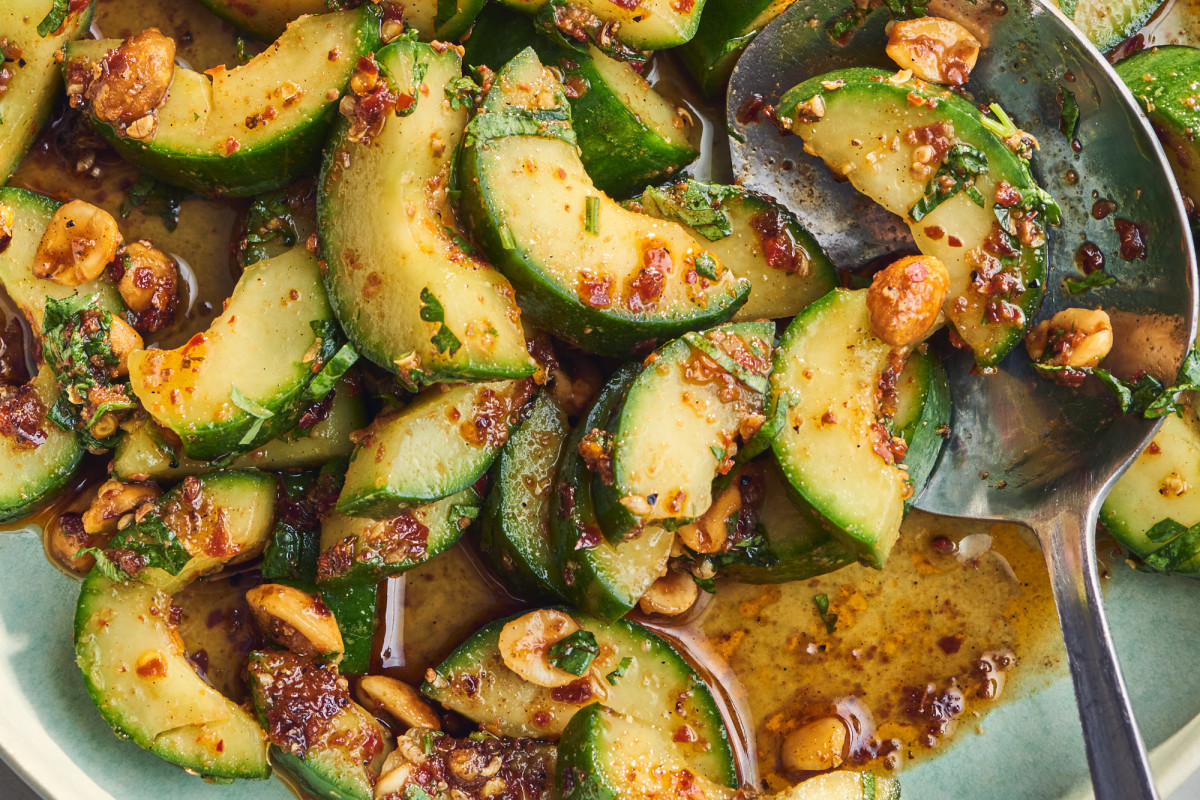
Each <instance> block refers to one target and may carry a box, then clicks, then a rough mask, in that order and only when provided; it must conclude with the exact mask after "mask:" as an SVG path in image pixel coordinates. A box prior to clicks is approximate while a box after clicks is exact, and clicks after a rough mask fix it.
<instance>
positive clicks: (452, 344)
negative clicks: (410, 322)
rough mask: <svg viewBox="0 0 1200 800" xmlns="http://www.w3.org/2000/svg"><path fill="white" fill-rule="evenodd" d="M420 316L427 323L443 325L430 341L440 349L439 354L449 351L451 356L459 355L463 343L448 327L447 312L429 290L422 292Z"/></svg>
mask: <svg viewBox="0 0 1200 800" xmlns="http://www.w3.org/2000/svg"><path fill="white" fill-rule="evenodd" d="M420 314H421V319H423V320H425V321H426V322H437V323H441V327H440V328H438V330H437V333H435V334H434V335H433V337H432V338H431V339H430V340H429V341H430V342H432V343H433V346H434V347H436V348H437V349H438V352H439V353H445V352H447V351H449V353H450V355H454V354H455V353H457V352H458V349H459V348H460V347H462V341H461V340H459V338H458V337H457V336H455V335H454V332H453V331H451V330H450V329H449V328H448V327H446V322H445V320H446V310H445V309H444V308H443V307H442V304H441V302H440V301H439V300H438V299H437V298H436V297H434V295H433V292H431V291H429V289H428V288H425V289H422V290H421V312H420Z"/></svg>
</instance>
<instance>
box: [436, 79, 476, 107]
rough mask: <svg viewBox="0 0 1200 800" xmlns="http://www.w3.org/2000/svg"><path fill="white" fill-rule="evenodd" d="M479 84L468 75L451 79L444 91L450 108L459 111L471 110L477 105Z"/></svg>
mask: <svg viewBox="0 0 1200 800" xmlns="http://www.w3.org/2000/svg"><path fill="white" fill-rule="evenodd" d="M478 91H479V84H478V83H476V82H475V81H474V80H472V79H471V78H470V77H468V76H466V75H460V76H459V77H457V78H451V79H450V80H449V81H448V82H447V83H446V88H445V90H444V92H445V94H446V100H448V101H449V103H450V107H451V108H452V109H454V110H455V111H457V110H458V109H460V108H470V107H471V106H472V105H474V103H475V95H476V93H477V92H478Z"/></svg>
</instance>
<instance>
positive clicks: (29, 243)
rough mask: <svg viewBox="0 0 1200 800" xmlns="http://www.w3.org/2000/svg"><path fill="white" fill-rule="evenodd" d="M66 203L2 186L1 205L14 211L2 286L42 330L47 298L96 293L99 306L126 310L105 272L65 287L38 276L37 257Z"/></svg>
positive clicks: (1, 253) (2, 258) (1, 264)
mask: <svg viewBox="0 0 1200 800" xmlns="http://www.w3.org/2000/svg"><path fill="white" fill-rule="evenodd" d="M60 205H62V204H61V203H59V202H58V201H57V200H53V199H51V198H49V197H46V196H45V195H43V194H38V193H37V192H31V191H29V190H27V189H17V188H15V187H11V186H6V187H0V206H4V207H6V208H8V209H9V210H11V211H12V212H13V224H12V234H11V238H10V239H9V242H8V246H7V247H5V248H2V249H0V286H3V288H4V291H5V293H6V294H7V295H8V298H9V299H10V300H12V301H13V303H15V304H16V306H17V308H19V309H20V310H21V313H22V314H24V315H25V319H26V320H28V321H29V326H30V327H31V328H32V329H33V330H34V331H37V332H41V330H42V313H43V311H44V310H45V308H46V298H47V297H52V298H54V299H55V300H63V299H65V298H67V297H73V296H74V295H77V294H79V295H85V296H87V295H95V296H96V298H97V305H98V306H99V307H100V308H102V309H104V310H106V311H112V312H117V311H122V310H124V308H125V304H124V303H123V302H122V301H121V296H120V294H118V293H117V288H116V286H115V285H114V284H113V283H112V282H111V281H109V280H108V279H107V278H106V277H105V275H103V274H102V275H101V276H100V277H99V278H97V279H96V280H94V281H89V282H88V283H84V284H82V285H80V286H63V285H61V284H58V283H55V282H54V281H51V280H46V279H44V278H37V277H34V274H33V260H34V257H35V256H36V254H37V249H38V243H39V242H41V241H42V235H43V234H45V232H46V228H47V226H49V224H50V220H51V219H52V218H53V217H54V212H55V211H57V210H58V207H59V206H60Z"/></svg>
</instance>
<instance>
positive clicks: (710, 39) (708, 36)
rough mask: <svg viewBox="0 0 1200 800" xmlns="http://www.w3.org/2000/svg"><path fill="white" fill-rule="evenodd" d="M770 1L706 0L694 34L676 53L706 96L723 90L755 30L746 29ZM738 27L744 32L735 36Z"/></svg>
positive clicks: (711, 96)
mask: <svg viewBox="0 0 1200 800" xmlns="http://www.w3.org/2000/svg"><path fill="white" fill-rule="evenodd" d="M773 2H775V0H708V2H707V3H706V4H705V6H704V11H703V13H701V15H700V25H699V27H697V28H696V35H695V36H693V37H692V40H691V41H690V42H688V43H687V44H685V45H683V46H682V47H680V48H679V57H680V60H682V61H683V65H684V66H685V67H687V70H688V72H690V73H691V75H692V77H693V78H695V79H696V83H698V84H700V89H701V91H703V92H704V94H705V95H706V96H708V97H710V98H715V97H717V96H718V95H720V94H721V92H722V90H724V88H725V84H726V82H727V81H728V80H729V75H730V74H731V73H732V72H733V66H734V64H736V63H737V60H738V58H740V57H741V55H742V51H744V50H745V49H746V48H747V47H748V46H749V45H750V42H751V41H752V40H753V39H754V37H755V36H756V35H757V34H758V31H757V30H755V31H748V30H747V29H748V28H749V26H750V24H751V23H752V22H754V20H755V19H756V18H757V17H758V16H759V15H760V14H762V13H763V12H764V11H766V10H767V8H768V7H769V6H770V5H771V3H773ZM780 13H783V9H780ZM738 31H746V32H745V33H743V34H741V35H740V36H739V35H736V34H737V32H738Z"/></svg>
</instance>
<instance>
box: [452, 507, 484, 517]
mask: <svg viewBox="0 0 1200 800" xmlns="http://www.w3.org/2000/svg"><path fill="white" fill-rule="evenodd" d="M478 516H479V506H472V505H465V504H464V505H453V506H450V517H451V519H475V518H476V517H478Z"/></svg>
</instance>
